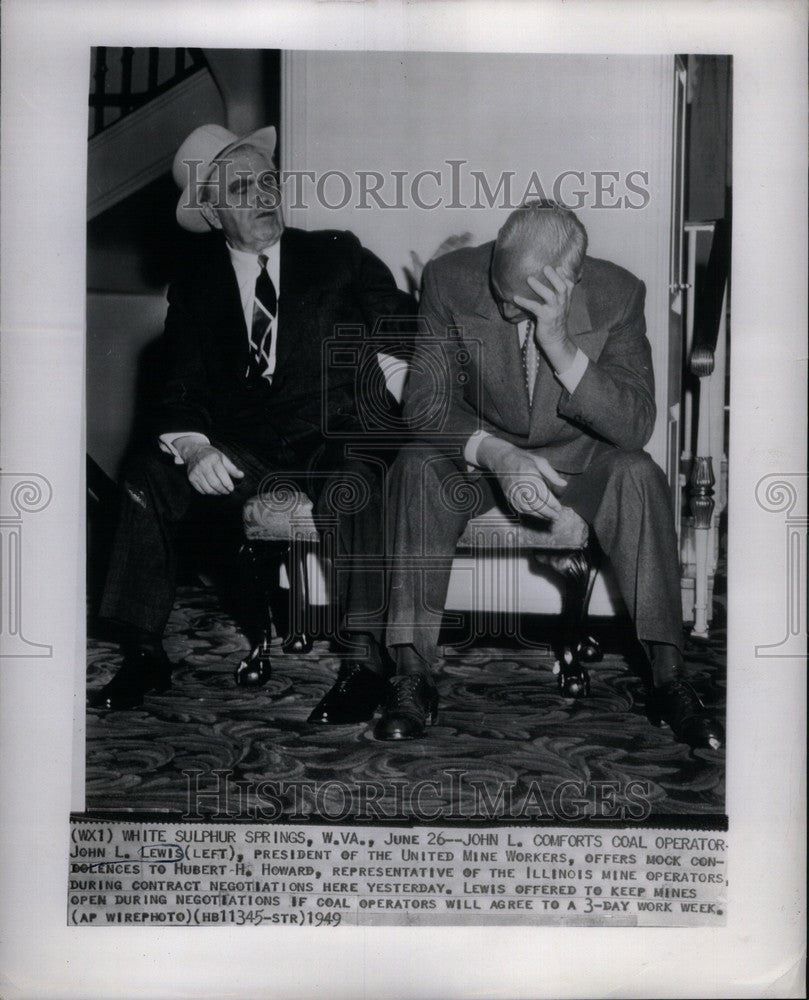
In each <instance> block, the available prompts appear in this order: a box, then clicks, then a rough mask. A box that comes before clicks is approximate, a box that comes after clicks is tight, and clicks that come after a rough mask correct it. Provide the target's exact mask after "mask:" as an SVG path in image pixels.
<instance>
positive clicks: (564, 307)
mask: <svg viewBox="0 0 809 1000" xmlns="http://www.w3.org/2000/svg"><path fill="white" fill-rule="evenodd" d="M542 273H543V275H544V276H545V279H546V280H545V281H544V282H543V281H540V280H539V278H534V277H532V276H529V277H528V278H527V279H526V280H527V282H528V284H529V285H530V286H531V288H532V289H533V290H534V291H535V292H536V294H537V296H538V299H529V298H526V297H525V296H524V295H515V296H514V304H515V305H517V306H519V307H520V309H523V310H524V311H525V312H526V313H528V314H529V315H530V316H533V317H534V319H535V320H536V338H537V343H538V344H539V346H540V347H541V348H542V350H543V351H544V352H545V356H546V357H547V359H548V361H549V362H550V363H551V365H552V366H553V368H554V369H555V370H556V371H557V372H563V371H566V370H567V368H569V367H570V365H571V364H572V363H573V359H574V358H575V356H576V345H575V344H574V343H573V342H572V341H571V339H570V338H569V337H568V335H567V317H568V313H569V312H570V300H571V296H572V295H573V289H574V288H575V287H576V283H575V282H574V281H573V279H572V278H571V276H570V275H569V274H568V272H567V271H565V270H564V269H562V268H556V267H550V266H548V267H545V268H543V271H542Z"/></svg>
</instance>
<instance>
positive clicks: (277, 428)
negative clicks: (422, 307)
mask: <svg viewBox="0 0 809 1000" xmlns="http://www.w3.org/2000/svg"><path fill="white" fill-rule="evenodd" d="M280 284H281V287H280V294H279V311H278V332H277V336H278V343H277V352H276V353H277V357H276V369H275V374H274V376H273V382H272V386H269V385H268V384H267V383H266V380H264V379H252V380H250V379H248V378H246V376H245V373H246V371H247V365H248V350H249V349H248V337H247V330H246V328H245V321H244V314H243V312H242V305H241V301H240V298H239V288H238V284H237V281H236V275H235V272H234V270H233V267H232V265H231V263H230V256H229V254H228V250H227V246H226V244H225V242H224V240H222V239H221V237H220V236H219V235H218V234H212V235H211V236H210V237H203V238H202V239H201V240H200V248H199V250H198V252H195V253H193V254H192V255H190V256H189V257H188V259H186V260H185V261H184V268H183V272H182V274H181V275H180V276H179V277H178V278H177V279H176V280H175V281H174V282H173V283H172V285H171V287H170V288H169V294H168V300H169V309H168V314H167V316H166V325H165V333H164V343H165V348H166V378H165V383H164V388H163V392H162V397H161V401H160V405H159V407H158V411H157V413H156V416H155V420H154V423H153V427H152V430H153V432H154V433H155V434H158V435H159V434H163V433H167V432H171V431H200V432H202V433H204V434H207V435H208V436H209V437H212V438H216V437H217V436H223V437H226V438H228V439H230V440H234V441H238V442H240V443H241V444H243V445H244V446H246V447H251V448H253V449H254V450H256V452H257V453H258V454H259V455H261V454H267V455H270V454H273V453H275V451H276V450H277V449H278V448H279V447H281V448H283V447H284V446H291V447H292V448H293V449H298V448H299V447H303V448H305V450H311V448H312V447H316V446H317V443H318V442H319V440H321V439H322V435H323V429H324V427H325V428H327V430H328V432H329V433H333V432H335V431H337V430H339V429H343V430H344V431H345V432H346V433H352V432H361V431H362V429H363V422H362V418H361V416H360V414H359V413H358V396H360V395H362V394H363V393H365V391H366V389H367V386H366V384H365V383H366V382H367V379H368V377H369V376H368V374H367V371H368V366H367V365H366V366H365V373H364V374H363V373H362V372H361V373H360V375H359V376H358V368H362V365H361V363H360V362H361V361H362V360H363V358H362V357H360V356H359V355H358V356H357V360H358V363H357V364H351V363H347V364H344V365H329V364H328V363H327V361H328V355H327V353H325V352H324V343H325V342H327V341H329V340H333V339H334V338H335V336H336V334H337V332H338V330H339V329H340V328H341V327H346V326H348V327H350V328H353V330H354V333H353V334H351V335H350V336H349V339H350V340H351V343H352V345H356V344H357V343H358V342H359V343H360V344H361V345H365V353H364V358H365V360H366V361H367V359H368V357H369V356H370V357H372V358H373V357H375V352H376V349H377V348H380V347H381V348H383V349H385V350H387V351H389V352H390V353H394V354H396V353H401V352H402V351H404V350H406V347H407V344H408V342H409V341H410V340H412V329H413V324H414V319H413V317H414V316H415V311H416V306H415V302H414V301H413V300H412V298H411V297H410V296H409V295H408V294H406V293H405V292H401V291H399V290H398V289H397V287H396V284H395V282H394V280H393V277H392V275H391V273H390V271H389V270H388V268H387V267H386V266H385V265H384V264H383V263H382V262H381V261H380V260H379V259H378V258H377V257H375V256H374V255H373V254H372V253H371V252H370V251H368V250H366V249H364V248H363V247H362V246H361V245H360V242H359V240H358V239H357V238H356V237H355V236H354V235H352V234H351V233H348V232H337V231H331V230H323V231H319V232H311V233H309V232H304V231H302V230H296V229H286V230H285V231H284V233H283V235H282V237H281V276H280ZM380 319H383V320H387V322H386V323H385V324H384V328H385V330H386V331H387V337H386V338H385V340H384V342H382V343H380V342H377V341H373V340H372V339H371V334H372V333H373V331H374V327H375V325H376V324H377V321H379V320H380ZM343 336H344V335H343ZM352 338H353V339H352ZM373 367H376V366H373ZM373 377H374V378H376V379H377V381H378V383H380V384H382V382H383V380H382V376H381V373H379V374H378V375H376V373H374V375H373ZM363 379H365V382H363ZM376 388H377V389H378V386H377V387H376ZM377 398H378V396H377ZM390 404H391V405H394V404H393V401H392V399H391V400H390Z"/></svg>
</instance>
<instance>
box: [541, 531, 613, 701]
mask: <svg viewBox="0 0 809 1000" xmlns="http://www.w3.org/2000/svg"><path fill="white" fill-rule="evenodd" d="M592 556H593V552H592V549H591V548H590V547H589V546H588V547H587V548H584V549H575V550H572V551H569V552H541V551H538V552H536V553H535V558H536V560H537V562H539V563H543V564H545V565H548V566H551V567H552V568H553V569H554V570H556V572H557V573H559V574H560V576H561V577H562V579H563V581H564V596H563V599H562V629H561V641H560V643H559V647H558V650H557V666H556V673H557V678H558V682H559V690H560V691H561V693H562V694H563V695H564V696H565V697H566V698H582V697H586V696H587V695H588V694H589V693H590V675H589V673H588V671H587V667H586V666H585V663H588V662H590V663H591V662H593V661H594V660H598V659H600V658H601V649H600V647H599V645H598V643H597V642H596V640H595V639H593V638H592V637H591V636H588V635H587V634H586V620H587V606H588V604H589V601H590V596H591V594H592V592H593V584H594V582H595V576H596V567H595V566H594V564H593V558H592Z"/></svg>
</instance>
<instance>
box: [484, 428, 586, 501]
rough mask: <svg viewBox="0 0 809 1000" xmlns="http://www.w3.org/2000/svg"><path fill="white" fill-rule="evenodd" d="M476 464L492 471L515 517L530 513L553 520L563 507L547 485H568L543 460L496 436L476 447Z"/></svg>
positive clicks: (545, 460)
mask: <svg viewBox="0 0 809 1000" xmlns="http://www.w3.org/2000/svg"><path fill="white" fill-rule="evenodd" d="M478 461H479V462H480V464H481V465H482V466H483V467H484V468H485V469H488V470H489V471H490V472H493V473H494V474H495V475H496V476H497V479H498V481H499V483H500V486H501V487H502V490H503V493H504V494H505V496H506V499H507V500H508V502H509V503H510V504H511V506H512V508H513V509H514V510H515V511H516V512H517V513H518V514H533V515H534V516H536V517H545V518H548V520H551V521H553V520H555V518H557V517H558V516H559V513H560V511H561V509H562V505H561V504H560V503H559V501H558V500H557V499H556V497H555V496H554V495H553V493H551V491H550V489H549V487H548V483H551V484H553V485H554V486H558V487H560V488H561V487H564V486H567V480H566V479H563V478H562V477H561V476H560V475H559V473H558V472H557V471H556V470H555V469H554V468H553V466H552V465H551V464H550V462H549V461H548V460H547V459H546V458H541V457H539V456H537V455H532V454H531V453H530V452H528V451H524V450H523V449H522V448H517V447H515V446H514V445H512V444H509V443H508V442H507V441H501V440H500V439H499V438H496V437H487V438H484V439H483V440H482V441H481V442H480V444H479V446H478Z"/></svg>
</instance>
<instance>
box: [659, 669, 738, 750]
mask: <svg viewBox="0 0 809 1000" xmlns="http://www.w3.org/2000/svg"><path fill="white" fill-rule="evenodd" d="M649 714H650V716H651V719H652V722H654V724H655V725H657V726H659V725H660V723H661V722H666V723H668V725H669V726H671V731H672V733H673V734H674V738H675V739H676V740H678V741H679V742H680V743H687V744H688V745H689V746H691V747H704V748H706V749H710V750H718V749H719V748H720V747H721V746H722V744H723V743H724V739H725V735H724V732H723V731H722V726H721V724H720V723H719V722H718V721H717V720H716V719H714V718H713V717H712V716H711V714H710V712H709V711H708V709H707V708H706V707H705V705H703V703H702V701H701V700H700V697H699V695H698V694H697V692H696V691H695V690H694V689H693V688H692V687H691V685H690V684H689V683H688V681H685V680H683V679H682V678H679V677H676V678H675V679H674V680H673V681H668V682H667V683H666V684H662V685H661V686H660V687H656V688H654V689H653V690H652V695H651V699H650V702H649Z"/></svg>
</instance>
